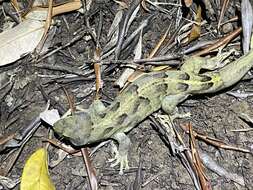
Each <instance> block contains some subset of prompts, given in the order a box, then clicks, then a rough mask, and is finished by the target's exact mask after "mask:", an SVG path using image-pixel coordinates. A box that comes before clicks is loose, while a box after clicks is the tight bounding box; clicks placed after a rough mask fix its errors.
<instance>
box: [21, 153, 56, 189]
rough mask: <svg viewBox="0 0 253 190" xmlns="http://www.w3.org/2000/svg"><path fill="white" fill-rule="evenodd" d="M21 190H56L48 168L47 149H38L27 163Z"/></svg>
mask: <svg viewBox="0 0 253 190" xmlns="http://www.w3.org/2000/svg"><path fill="white" fill-rule="evenodd" d="M20 190H55V187H54V185H53V183H52V181H51V179H50V176H49V173H48V168H47V151H46V150H45V149H44V148H41V149H39V150H37V151H36V152H35V153H33V154H32V155H31V157H30V158H29V159H28V160H27V162H26V163H25V167H24V169H23V173H22V177H21V188H20Z"/></svg>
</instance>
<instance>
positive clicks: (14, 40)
mask: <svg viewBox="0 0 253 190" xmlns="http://www.w3.org/2000/svg"><path fill="white" fill-rule="evenodd" d="M44 25H45V22H44V21H38V20H32V19H27V20H24V21H23V22H21V23H20V24H18V25H17V26H16V27H14V28H11V29H9V30H6V31H4V32H2V33H0V42H1V43H0V66H3V65H6V64H9V63H12V62H14V61H16V60H18V59H20V58H21V57H22V56H23V55H25V54H27V53H30V52H32V51H33V50H34V49H35V48H36V46H37V45H38V43H39V42H40V40H41V38H42V36H43V34H44Z"/></svg>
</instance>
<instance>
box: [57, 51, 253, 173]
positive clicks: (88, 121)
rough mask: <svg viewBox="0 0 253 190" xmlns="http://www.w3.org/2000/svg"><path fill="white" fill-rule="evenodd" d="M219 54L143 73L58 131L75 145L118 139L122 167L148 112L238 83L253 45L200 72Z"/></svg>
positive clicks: (70, 118) (118, 160)
mask: <svg viewBox="0 0 253 190" xmlns="http://www.w3.org/2000/svg"><path fill="white" fill-rule="evenodd" d="M218 59H219V58H214V59H213V58H212V59H206V58H201V57H191V58H188V59H186V61H185V63H184V64H183V65H182V67H181V68H180V70H168V71H160V72H155V73H146V74H143V75H142V76H141V77H140V78H138V79H136V80H135V81H134V82H133V83H131V84H130V85H129V86H128V87H127V88H126V89H125V90H124V91H123V92H122V93H121V94H120V95H119V96H117V97H116V98H115V100H114V101H113V102H112V104H111V105H110V106H108V107H105V106H104V105H103V104H102V102H100V101H95V102H94V103H93V104H91V106H90V107H89V109H88V110H87V111H85V112H82V113H78V114H76V115H73V116H68V117H66V118H64V119H60V120H59V121H57V122H56V123H55V124H54V130H55V131H56V132H57V133H58V134H59V135H61V136H63V137H66V138H67V139H68V140H69V141H70V142H71V143H73V144H74V145H76V146H83V145H88V144H91V143H95V142H99V141H103V140H106V139H114V140H116V141H117V142H118V144H119V147H118V154H116V157H115V159H116V163H115V164H114V165H116V164H118V163H120V171H121V173H122V171H123V169H124V168H127V167H128V162H127V154H128V150H129V145H130V139H129V138H128V137H127V136H126V135H125V133H127V132H128V131H130V130H131V129H132V128H134V127H135V126H136V125H137V124H138V123H140V122H141V121H143V120H144V119H145V118H146V117H147V116H149V115H150V114H152V113H154V112H156V111H157V110H159V109H160V108H162V110H164V111H165V112H166V113H167V114H172V113H173V110H174V109H175V107H176V106H177V105H178V104H179V103H180V102H182V101H184V100H185V99H186V98H187V97H188V96H191V95H194V94H204V93H214V92H217V91H219V90H222V89H225V88H227V87H229V86H231V85H234V84H235V83H237V82H238V81H239V80H240V79H241V78H242V77H243V76H244V75H245V74H246V73H247V72H248V71H249V69H250V68H251V67H252V66H253V50H251V51H250V52H249V53H248V54H247V55H245V56H242V57H241V58H239V59H238V60H236V61H234V62H232V63H230V64H228V65H226V66H225V67H223V68H221V69H219V70H216V71H207V72H204V73H201V74H200V70H201V69H207V70H213V69H214V68H215V67H216V64H214V63H215V62H217V60H218Z"/></svg>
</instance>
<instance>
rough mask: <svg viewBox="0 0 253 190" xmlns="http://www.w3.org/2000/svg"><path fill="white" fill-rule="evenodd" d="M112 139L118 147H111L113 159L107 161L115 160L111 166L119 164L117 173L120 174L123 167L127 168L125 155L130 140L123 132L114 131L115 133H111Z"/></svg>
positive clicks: (126, 154)
mask: <svg viewBox="0 0 253 190" xmlns="http://www.w3.org/2000/svg"><path fill="white" fill-rule="evenodd" d="M112 139H114V140H116V141H117V142H118V148H116V147H115V146H114V147H113V152H114V154H115V157H114V158H113V159H110V160H109V161H110V162H113V161H115V162H114V163H113V164H111V167H114V166H116V165H118V164H120V170H119V174H120V175H122V174H123V170H124V169H129V166H128V159H127V156H128V151H129V147H130V145H131V141H130V139H129V137H128V136H126V135H125V133H123V132H120V133H116V134H115V135H113V137H112Z"/></svg>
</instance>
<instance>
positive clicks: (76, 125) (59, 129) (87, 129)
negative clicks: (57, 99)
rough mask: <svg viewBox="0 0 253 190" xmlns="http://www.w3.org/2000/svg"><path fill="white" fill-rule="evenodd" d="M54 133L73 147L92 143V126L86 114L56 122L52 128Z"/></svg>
mask: <svg viewBox="0 0 253 190" xmlns="http://www.w3.org/2000/svg"><path fill="white" fill-rule="evenodd" d="M53 128H54V131H55V132H56V133H57V134H58V135H59V136H62V137H64V138H66V139H68V140H69V141H70V142H71V143H72V144H73V145H75V146H83V145H87V144H90V143H93V141H94V140H93V139H92V136H91V132H92V131H93V124H92V122H91V119H90V116H89V114H88V113H87V112H84V113H80V114H76V115H73V116H68V117H66V118H63V119H60V120H59V121H57V122H56V123H55V124H54V126H53Z"/></svg>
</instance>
